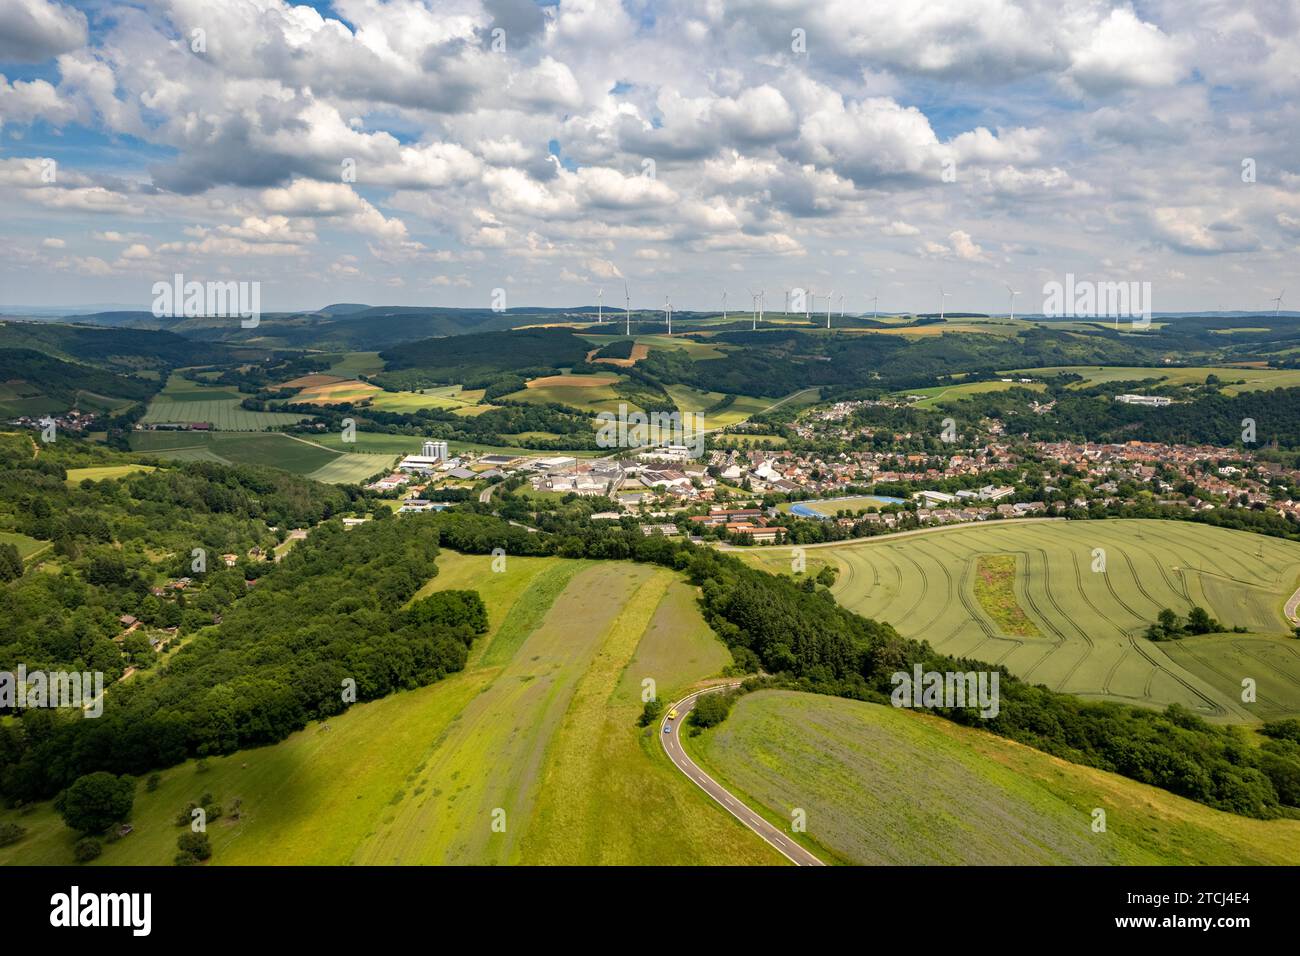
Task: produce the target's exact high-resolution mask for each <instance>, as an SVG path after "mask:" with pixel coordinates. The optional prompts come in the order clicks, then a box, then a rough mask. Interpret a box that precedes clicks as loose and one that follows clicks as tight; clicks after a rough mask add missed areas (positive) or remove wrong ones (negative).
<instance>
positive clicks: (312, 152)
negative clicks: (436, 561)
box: [0, 0, 1300, 307]
mask: <svg viewBox="0 0 1300 956" xmlns="http://www.w3.org/2000/svg"><path fill="white" fill-rule="evenodd" d="M75 6H76V5H75V4H72V3H70V2H57V0H7V2H0V64H2V65H3V67H4V72H3V75H0V124H2V125H0V135H3V136H4V137H5V146H6V152H5V157H4V158H0V185H6V186H9V187H11V188H9V189H6V190H0V216H3V217H4V219H5V221H6V223H8V222H10V221H13V222H16V223H18V224H19V226H18V227H17V228H18V230H19V231H24V230H25V231H26V232H27V233H28V234H30V238H29V241H28V247H29V248H38V247H41V248H45V249H53V248H62V247H54V246H51V245H46V244H45V243H44V239H43V237H45V236H47V235H48V234H49V233H50V232H57V234H58V235H59V236H60V237H65V236H66V237H67V238H66V239H65V240H62V241H65V242H66V247H67V254H66V255H65V256H62V257H54V256H50V257H48V258H49V259H51V260H53V259H55V258H57V259H58V262H57V264H56V263H54V262H53V261H51V262H50V263H48V265H47V264H43V263H42V262H41V261H40V260H38V261H37V262H36V263H35V266H34V268H30V267H25V271H22V272H19V271H18V270H17V268H16V267H15V266H14V265H12V264H11V265H9V266H5V265H0V270H5V271H6V275H5V276H4V278H5V280H6V286H8V285H9V284H10V279H11V278H19V279H20V281H23V280H26V281H31V282H32V283H33V289H34V290H37V291H39V290H41V289H42V288H44V286H42V284H41V278H42V277H41V275H40V270H41V269H44V268H48V269H50V270H55V271H64V272H67V271H76V272H79V273H80V274H83V275H90V276H96V275H105V276H107V275H110V274H113V273H121V272H123V271H124V270H129V269H131V268H133V267H138V266H140V265H141V264H142V263H144V262H147V261H149V259H151V258H152V259H158V260H162V261H161V262H160V263H159V265H160V266H164V267H165V266H166V265H167V264H169V261H170V260H175V261H177V262H185V261H192V260H202V259H204V257H206V258H207V261H213V262H217V261H219V260H220V259H221V258H222V257H227V256H229V257H258V259H259V260H260V263H261V264H262V265H264V266H265V267H266V268H268V269H275V268H277V267H280V268H282V270H283V271H282V272H281V273H280V274H279V275H278V277H277V281H278V283H279V284H280V285H281V287H282V288H285V289H295V290H300V291H302V292H305V293H310V295H311V296H312V297H313V298H314V296H315V294H316V291H317V290H316V289H315V288H314V287H312V286H310V285H309V283H310V282H330V281H335V280H338V281H347V282H349V283H352V284H350V285H349V286H348V290H349V292H348V294H349V296H351V295H352V294H354V290H355V289H356V288H358V284H359V283H363V282H373V283H375V284H377V285H378V284H381V283H382V284H383V285H384V286H385V287H387V288H390V289H391V288H398V287H399V286H398V282H399V281H404V282H405V284H406V286H407V287H409V288H428V287H429V285H430V284H431V283H432V282H433V281H435V280H434V279H433V278H430V277H429V276H428V275H426V274H425V273H424V271H423V270H426V269H428V268H429V267H430V266H431V265H436V266H439V267H444V268H448V269H455V270H456V271H454V272H446V273H444V274H441V275H439V276H438V278H439V279H441V280H442V285H443V286H444V289H445V291H446V296H447V297H448V299H449V301H450V300H451V299H453V298H454V296H455V293H456V291H457V290H461V289H467V288H470V287H471V286H472V287H473V288H476V289H479V290H480V291H481V289H482V288H485V287H491V286H492V283H497V282H500V281H501V280H500V276H501V275H504V274H507V273H514V274H516V275H517V276H520V277H521V278H520V281H521V282H524V283H527V282H529V281H533V282H535V283H536V284H535V285H534V286H533V287H532V288H531V291H532V292H535V293H537V294H539V295H542V294H544V293H545V292H546V290H549V289H550V288H552V286H553V281H552V279H553V276H555V275H557V274H559V272H560V269H561V268H567V269H568V271H569V272H570V273H572V274H573V275H574V276H576V277H577V278H578V279H579V280H581V281H583V282H588V283H589V282H591V281H592V280H604V281H608V280H612V279H617V280H619V281H621V280H622V279H623V278H627V279H628V280H629V284H630V285H637V286H640V285H649V284H654V283H657V282H660V281H670V282H672V283H673V285H674V288H680V289H681V290H682V291H681V294H680V296H679V294H678V293H677V292H674V302H677V301H679V298H681V300H682V301H683V303H684V304H683V307H686V296H687V294H688V290H689V289H691V288H695V289H697V290H699V294H701V295H703V294H705V291H706V290H709V289H711V287H712V285H713V284H714V277H716V275H717V274H719V273H723V272H737V273H742V272H743V273H746V274H747V275H748V276H749V277H751V279H752V281H753V283H754V284H755V285H757V284H759V283H760V282H762V281H764V280H766V279H767V278H768V277H770V278H771V281H773V282H777V281H785V282H787V283H793V282H795V281H796V280H798V281H804V282H806V281H807V278H808V277H807V274H806V273H807V262H808V261H815V262H827V263H828V264H827V265H826V266H825V267H824V268H825V270H826V271H827V272H830V271H839V270H838V269H835V270H832V268H831V265H830V264H829V262H830V260H832V259H834V258H836V257H840V258H844V257H846V256H847V255H851V256H852V257H853V259H854V261H855V262H865V263H866V264H867V266H868V269H867V270H866V271H864V272H860V273H854V275H856V278H852V279H850V278H845V279H844V280H843V281H844V282H845V283H849V282H861V283H864V284H865V283H871V284H874V282H872V280H871V278H870V274H872V273H876V272H881V273H884V274H887V275H889V276H891V279H890V282H891V283H894V284H895V285H896V286H897V288H898V289H899V290H900V293H901V290H902V289H903V288H904V287H905V285H906V283H907V282H908V281H916V280H917V278H918V277H924V276H925V275H926V270H928V269H931V268H933V263H922V262H918V256H919V257H921V258H937V259H940V260H943V261H945V262H950V263H953V264H954V266H959V267H960V268H961V269H962V270H963V272H964V273H966V274H967V275H969V276H970V277H971V279H970V282H971V283H973V284H974V283H978V282H979V281H981V280H982V281H985V282H986V283H987V284H989V285H990V286H991V288H992V289H994V290H996V289H998V288H1001V283H1002V282H1003V281H1004V279H1003V278H1002V277H1001V275H1000V274H1001V273H1006V274H1007V276H1008V281H1010V280H1012V279H1014V273H1015V272H1016V271H1017V270H1024V271H1026V272H1028V271H1032V270H1034V269H1037V268H1038V267H1039V266H1040V265H1041V261H1042V260H1045V259H1048V258H1051V257H1054V256H1060V257H1067V256H1068V257H1070V258H1071V261H1074V260H1075V258H1076V257H1079V258H1080V261H1082V260H1086V259H1088V258H1090V257H1091V258H1093V259H1099V258H1101V257H1104V256H1110V255H1115V256H1120V255H1124V256H1127V257H1128V258H1130V259H1132V258H1136V257H1137V256H1138V255H1139V254H1141V255H1143V256H1150V257H1151V258H1152V259H1153V260H1155V259H1157V258H1158V259H1159V260H1160V261H1158V262H1153V263H1152V265H1151V269H1152V271H1153V272H1155V271H1157V270H1160V271H1161V274H1164V275H1174V274H1176V273H1181V274H1183V275H1184V276H1185V277H1187V278H1185V279H1183V280H1179V281H1181V282H1185V283H1187V284H1188V285H1189V286H1196V287H1198V288H1204V287H1205V285H1204V283H1208V282H1209V281H1210V280H1211V279H1213V278H1216V277H1215V276H1214V275H1213V273H1214V270H1213V269H1207V268H1205V265H1204V264H1205V263H1206V262H1207V261H1208V260H1209V259H1212V258H1214V257H1220V258H1221V260H1222V261H1224V262H1225V263H1226V262H1231V263H1232V266H1231V268H1233V269H1237V270H1254V269H1258V270H1260V271H1263V272H1268V273H1270V274H1275V273H1278V272H1279V269H1283V270H1285V268H1287V267H1279V266H1278V263H1286V262H1290V261H1292V260H1293V258H1294V255H1293V254H1294V250H1295V245H1296V238H1297V235H1298V234H1300V202H1298V201H1297V200H1296V199H1295V193H1296V189H1297V183H1300V167H1298V166H1297V165H1296V161H1295V158H1294V157H1295V155H1296V152H1297V148H1300V134H1297V133H1296V132H1295V130H1296V129H1300V124H1297V123H1296V120H1297V119H1298V118H1300V116H1298V115H1297V113H1298V111H1297V109H1296V107H1295V106H1294V105H1293V103H1294V96H1293V93H1294V90H1295V89H1296V87H1298V86H1300V79H1298V78H1300V72H1297V71H1296V70H1295V69H1294V67H1293V65H1294V63H1295V62H1296V59H1297V57H1300V16H1297V15H1296V13H1295V10H1294V4H1293V3H1292V4H1278V5H1262V4H1260V5H1249V6H1248V7H1241V6H1240V5H1229V4H1224V3H1222V2H1220V0H1180V2H1175V0H1150V2H1146V3H1142V4H1133V3H1131V2H1129V0H944V2H936V3H931V4H924V5H918V4H900V3H898V2H897V0H730V2H728V3H726V4H722V3H712V2H709V3H703V4H693V5H678V4H665V5H657V6H656V7H655V8H654V16H653V17H645V16H640V15H639V11H638V9H633V8H632V7H629V6H627V5H623V4H615V3H608V2H604V0H564V2H563V3H561V4H558V5H555V6H540V5H538V4H536V3H534V2H533V0H384V2H376V0H333V3H332V4H328V5H325V4H317V5H309V4H306V3H304V2H301V0H299V2H295V0H257V2H256V3H245V4H214V3H211V2H208V0H153V2H150V3H144V4H140V3H131V2H127V0H104V2H103V3H101V4H98V5H97V6H96V7H95V8H94V13H93V14H92V15H91V16H90V17H87V15H85V14H83V13H81V12H79V11H78V10H77V9H75ZM1266 6H1267V8H1266ZM794 26H797V27H799V28H800V29H802V30H804V31H805V34H804V38H805V40H806V47H805V48H804V49H803V51H802V52H801V51H797V50H795V49H792V47H791V35H790V31H791V29H792V27H794ZM196 30H201V31H202V34H201V37H202V42H197V41H196V39H195V37H196V34H195V32H194V31H196ZM494 31H500V32H494ZM250 37H256V42H249V38H250ZM702 54H703V55H704V61H703V62H704V66H703V67H702V66H701V63H702V60H701V56H702ZM32 64H35V65H32ZM1223 90H1231V96H1230V97H1227V96H1225V95H1223V93H1222V91H1223ZM79 127H85V128H86V129H88V130H90V131H91V133H92V134H93V136H94V137H95V142H97V143H98V142H111V143H112V144H113V145H112V147H111V149H110V148H109V147H107V146H104V147H102V148H101V147H100V146H97V145H92V146H91V147H90V148H89V149H87V148H84V147H80V148H78V146H79V144H75V143H74V146H73V147H72V148H68V149H67V150H66V152H61V151H58V150H59V148H60V146H61V143H63V142H72V141H73V140H74V137H70V136H69V135H68V131H69V130H73V129H76V128H79ZM32 131H35V132H37V133H39V134H41V135H40V137H39V138H36V137H35V136H33V137H32V138H31V141H32V142H33V143H35V142H39V143H40V144H41V149H39V150H38V149H35V148H32V149H27V148H25V147H24V142H25V139H24V137H27V136H28V135H29V133H30V132H32ZM51 131H52V135H47V134H50V133H51ZM101 149H102V152H97V151H99V150H101ZM50 150H55V151H56V152H55V155H54V156H53V157H51V156H46V155H44V154H45V153H46V152H48V151H50ZM1243 157H1252V158H1253V159H1254V160H1255V161H1257V164H1258V169H1259V177H1258V181H1257V182H1256V183H1253V184H1250V185H1247V184H1245V183H1242V182H1241V180H1240V176H1239V172H1240V168H1241V167H1240V164H1241V162H1242V159H1243ZM54 159H57V160H58V162H57V164H56V165H57V175H56V176H53V177H51V175H50V172H51V166H50V163H51V162H52V161H53V160H54ZM109 169H111V170H114V172H113V173H112V174H106V173H105V172H104V170H109ZM52 227H55V228H52ZM976 237H978V238H976ZM994 237H996V239H995V238H994ZM900 239H903V240H906V241H905V242H899V241H898V240H900ZM104 243H111V246H107V247H106V246H104V245H103V244H104ZM1188 256H1196V257H1198V258H1199V263H1200V264H1198V265H1197V266H1196V267H1188V266H1187V264H1186V263H1185V262H1183V263H1182V268H1178V266H1179V260H1180V259H1182V258H1185V257H1188ZM187 257H188V259H187ZM304 257H307V258H304ZM314 257H319V260H320V262H321V263H322V264H321V265H318V266H317V265H313V266H311V267H310V268H309V269H304V268H303V265H302V264H303V262H309V261H312V259H313V258H314ZM1035 258H1037V259H1038V260H1039V261H1037V262H1036V261H1035ZM277 260H278V261H277ZM15 261H16V260H15ZM376 262H378V263H380V264H381V265H382V266H383V268H381V269H370V268H367V266H368V265H369V266H373V265H374V264H375V263H376ZM324 263H330V265H325V264H324ZM561 263H562V264H563V265H562V266H561V265H560V264H561ZM819 268H820V267H819ZM787 270H788V271H787ZM797 272H804V273H805V274H804V275H803V276H798V275H796V274H795V273H797ZM995 272H997V273H999V275H996V276H995V274H994V273H995ZM308 275H310V277H311V278H310V279H309V278H308ZM760 277H761V278H760ZM1232 278H1233V279H1234V282H1226V281H1223V279H1222V277H1220V278H1219V281H1220V284H1221V286H1223V287H1224V288H1228V287H1231V286H1233V285H1239V284H1240V281H1241V275H1234V276H1233V277H1232ZM638 280H640V281H639V282H638ZM837 281H838V280H837ZM925 281H929V279H925ZM1170 281H1173V280H1170ZM1279 281H1281V277H1280V276H1279ZM462 283H463V284H462ZM1297 284H1300V277H1298V278H1297ZM44 285H45V286H48V285H49V283H45V284H44ZM859 291H865V290H859ZM355 294H360V293H359V292H356V293H355ZM476 294H477V293H476ZM515 294H516V293H512V295H515ZM519 294H527V292H525V293H519ZM707 294H708V295H714V293H713V292H711V291H709V292H707ZM997 295H998V296H1000V295H1001V293H1000V292H998V293H997ZM29 300H30V301H35V299H29ZM962 304H963V305H967V304H969V305H971V306H972V307H973V306H975V305H976V303H962ZM992 304H994V303H984V305H985V306H986V307H987V306H989V305H992Z"/></svg>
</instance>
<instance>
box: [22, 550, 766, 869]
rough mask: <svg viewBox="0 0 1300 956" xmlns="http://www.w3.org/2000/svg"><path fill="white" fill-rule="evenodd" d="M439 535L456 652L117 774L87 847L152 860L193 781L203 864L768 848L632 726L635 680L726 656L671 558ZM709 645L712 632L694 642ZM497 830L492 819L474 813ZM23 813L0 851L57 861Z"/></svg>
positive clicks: (41, 829) (657, 857)
mask: <svg viewBox="0 0 1300 956" xmlns="http://www.w3.org/2000/svg"><path fill="white" fill-rule="evenodd" d="M491 562H492V558H491V557H489V556H486V555H460V554H455V553H453V552H448V551H443V552H442V553H441V554H440V555H439V557H438V560H437V564H438V568H439V574H438V575H437V576H436V577H435V578H434V579H433V580H432V581H431V582H430V583H429V584H428V585H426V588H425V593H428V592H429V591H433V590H437V589H441V588H458V587H467V586H472V587H475V588H477V589H478V590H479V591H480V593H481V594H482V596H483V598H484V601H485V603H486V604H487V606H488V613H489V622H490V629H489V633H488V634H487V635H485V636H484V637H481V638H479V639H478V640H477V641H476V642H475V647H474V650H473V652H472V655H471V659H470V663H469V666H468V667H467V669H466V670H465V671H463V672H461V673H459V674H455V675H452V676H451V677H450V678H448V679H446V680H444V681H442V682H440V683H438V684H434V685H432V686H430V687H425V688H421V689H419V690H415V691H409V692H402V693H398V694H394V695H391V696H390V697H387V698H385V699H383V700H379V701H373V702H370V703H366V704H360V705H357V706H354V707H353V708H351V709H350V710H349V711H348V712H347V713H345V714H342V715H340V716H338V717H332V718H330V719H329V720H328V721H326V722H324V723H314V724H311V725H310V726H308V727H307V728H306V729H304V730H302V731H300V732H298V733H296V734H294V735H292V736H291V737H289V738H288V739H287V740H285V741H282V742H281V743H279V744H275V745H273V746H268V747H261V748H256V749H252V750H247V751H242V752H240V753H236V754H233V755H231V756H227V757H213V758H209V759H208V760H207V762H206V763H207V770H206V772H202V773H200V772H198V770H197V766H196V763H195V762H194V761H189V762H187V763H185V764H183V765H180V766H177V767H173V768H171V769H169V770H165V771H163V772H162V781H161V784H160V786H159V787H158V789H157V790H156V791H155V792H153V793H149V792H147V791H146V790H145V788H144V786H143V782H142V783H141V785H140V786H139V787H138V789H137V795H136V804H135V810H134V812H133V814H132V824H133V825H134V827H135V832H133V833H132V834H131V835H130V836H129V837H127V838H126V839H123V840H121V841H118V842H116V843H108V844H105V846H104V854H103V856H102V857H100V859H99V860H97V861H96V864H107V865H125V864H159V865H165V864H167V863H169V862H170V861H171V858H172V856H173V855H174V853H175V841H176V837H177V835H178V833H180V832H181V831H180V830H179V829H178V828H176V827H175V826H174V825H173V822H172V820H173V817H174V816H175V815H176V813H177V811H178V810H179V809H180V808H182V807H184V806H185V804H186V803H187V802H188V801H189V800H193V799H196V798H197V796H198V795H199V794H200V793H202V792H204V791H210V792H211V793H212V794H213V795H214V796H215V797H216V798H217V800H219V801H220V802H222V803H223V804H224V805H225V806H226V807H229V805H230V803H231V801H232V800H234V799H235V798H239V799H240V800H241V801H242V813H241V818H240V819H239V820H233V819H232V818H231V817H230V816H229V814H227V815H226V816H225V817H223V818H222V819H221V820H219V821H216V822H215V823H213V824H211V825H210V826H209V830H208V834H209V836H210V837H211V839H212V844H213V849H214V855H213V860H212V862H213V863H214V864H218V865H221V864H274V863H283V862H286V861H293V862H295V863H302V864H308V865H311V864H348V863H368V862H371V863H470V864H488V863H524V864H530V863H543V862H566V863H597V862H606V863H644V864H655V863H659V864H667V863H677V864H692V863H695V864H701V863H721V864H725V863H732V864H746V863H768V864H777V863H780V862H781V858H780V857H779V856H778V855H777V854H776V853H775V852H774V851H772V850H771V849H770V848H769V847H767V846H766V844H764V843H762V841H760V840H758V839H756V838H755V837H754V836H753V835H752V834H751V833H749V832H748V831H746V830H744V829H743V828H741V827H740V826H739V825H738V824H735V823H734V822H733V821H731V820H730V818H728V817H726V815H725V814H721V813H720V811H718V810H717V808H716V807H714V806H713V805H712V804H711V803H710V802H709V800H708V798H707V797H706V796H705V795H704V794H703V793H702V792H701V791H700V790H699V789H698V788H696V787H695V785H694V784H692V783H691V782H690V781H689V780H687V779H686V778H685V777H683V776H682V775H681V774H680V773H679V772H678V771H677V770H676V769H675V768H673V767H672V765H671V764H670V763H669V762H668V761H667V759H666V757H664V755H663V753H662V750H661V748H660V746H659V741H658V740H657V739H656V738H655V736H654V734H655V728H653V727H652V728H648V729H644V730H643V729H641V728H638V727H637V726H636V717H637V715H638V714H639V713H640V710H641V680H642V679H643V677H644V676H652V677H653V678H654V679H655V680H656V681H657V683H658V689H659V693H660V696H661V697H670V696H671V695H672V694H675V693H678V692H679V691H681V690H684V689H685V687H686V686H687V685H689V684H691V683H693V682H695V681H697V680H700V679H702V678H705V677H709V676H712V675H713V674H715V673H716V671H717V670H718V669H719V668H720V667H721V665H722V663H725V662H726V661H728V660H729V659H730V655H729V654H728V653H727V652H726V651H725V649H724V648H723V647H722V645H721V643H719V642H718V641H717V640H716V638H715V637H713V634H712V631H710V630H709V628H708V627H707V625H705V624H704V622H703V620H702V619H701V618H700V616H699V614H698V611H697V610H696V608H695V605H694V592H693V589H692V588H690V587H689V586H687V585H686V584H684V583H683V582H682V581H681V579H680V578H678V577H677V575H676V574H674V573H673V572H672V571H669V570H668V569H665V568H657V567H653V566H650V565H635V564H629V563H621V562H600V563H597V562H588V561H570V560H565V559H557V558H517V557H511V558H509V559H508V563H507V565H506V570H505V571H504V572H503V573H500V574H494V573H492V571H491ZM709 642H712V643H709ZM497 809H501V810H503V811H504V813H505V817H504V820H505V831H504V832H494V831H493V829H492V821H493V811H494V810H497ZM0 821H4V822H7V821H14V822H18V823H19V824H20V825H21V826H24V827H26V828H27V829H28V831H29V832H28V834H27V836H26V837H25V838H24V839H23V840H22V841H21V842H19V843H18V844H15V845H13V846H9V847H4V848H0V865H3V864H9V863H51V864H54V863H69V862H71V859H72V845H73V842H74V841H73V839H72V834H71V832H70V831H68V830H67V828H66V827H64V826H63V824H62V822H61V820H60V819H59V818H58V816H57V814H56V813H55V812H54V810H53V808H52V806H51V804H50V803H48V802H46V803H42V804H36V805H34V806H33V807H32V808H30V809H29V810H27V811H26V812H22V813H20V812H16V811H3V812H0Z"/></svg>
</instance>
